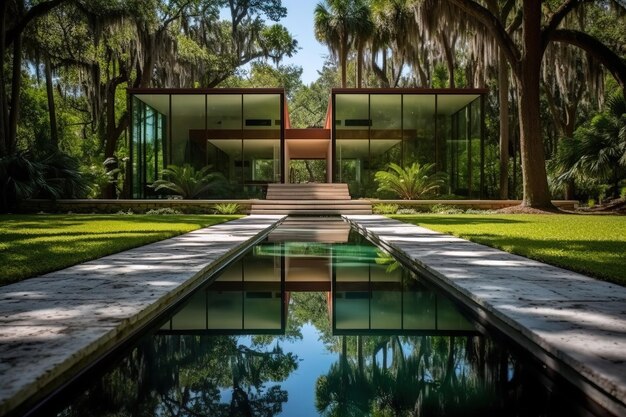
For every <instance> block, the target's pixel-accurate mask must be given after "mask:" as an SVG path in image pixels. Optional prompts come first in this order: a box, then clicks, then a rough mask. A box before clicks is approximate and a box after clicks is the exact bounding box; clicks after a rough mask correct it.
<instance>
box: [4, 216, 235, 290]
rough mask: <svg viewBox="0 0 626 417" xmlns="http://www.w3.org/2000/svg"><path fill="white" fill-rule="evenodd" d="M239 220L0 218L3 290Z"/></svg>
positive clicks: (173, 217) (74, 217)
mask: <svg viewBox="0 0 626 417" xmlns="http://www.w3.org/2000/svg"><path fill="white" fill-rule="evenodd" d="M239 217H241V216H236V215H235V216H217V215H161V216H158V215H157V216H147V215H141V214H136V215H128V216H123V215H80V214H73V215H52V214H37V215H0V265H1V267H0V285H4V284H9V283H12V282H16V281H20V280H22V279H24V278H29V277H33V276H36V275H40V274H43V273H46V272H50V271H55V270H57V269H62V268H65V267H68V266H70V265H75V264H78V263H81V262H85V261H88V260H90V259H96V258H99V257H102V256H105V255H110V254H112V253H116V252H120V251H123V250H126V249H130V248H134V247H137V246H141V245H145V244H147V243H152V242H156V241H158V240H162V239H166V238H169V237H172V236H176V235H179V234H182V233H186V232H189V231H191V230H195V229H199V228H201V227H205V226H210V225H213V224H217V223H222V222H225V221H228V220H232V219H236V218H239Z"/></svg>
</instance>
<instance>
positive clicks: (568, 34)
mask: <svg viewBox="0 0 626 417" xmlns="http://www.w3.org/2000/svg"><path fill="white" fill-rule="evenodd" d="M551 41H553V42H563V43H567V44H570V45H574V46H577V47H579V48H580V49H582V50H584V51H585V52H587V53H588V54H589V55H591V56H592V57H593V58H595V59H596V60H598V61H599V62H600V63H602V65H604V66H605V67H606V69H608V70H609V71H610V72H611V74H612V75H613V77H614V78H615V79H616V80H617V82H618V83H619V85H620V86H621V87H622V88H624V89H625V90H624V94H625V95H626V62H625V61H624V60H623V59H622V58H620V56H619V55H617V54H616V53H615V52H613V51H612V50H611V49H610V48H609V47H607V46H606V45H605V44H603V43H602V42H600V41H599V40H598V39H596V38H594V37H593V36H591V35H588V34H586V33H584V32H581V31H578V30H572V29H557V30H555V31H554V32H552V36H551Z"/></svg>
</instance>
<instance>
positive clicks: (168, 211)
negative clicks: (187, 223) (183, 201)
mask: <svg viewBox="0 0 626 417" xmlns="http://www.w3.org/2000/svg"><path fill="white" fill-rule="evenodd" d="M146 214H150V215H161V214H183V212H182V211H180V210H176V209H173V208H171V207H161V208H158V209H151V210H148V211H146Z"/></svg>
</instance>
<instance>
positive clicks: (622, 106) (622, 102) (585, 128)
mask: <svg viewBox="0 0 626 417" xmlns="http://www.w3.org/2000/svg"><path fill="white" fill-rule="evenodd" d="M552 170H553V171H554V172H556V174H557V176H556V178H555V179H554V182H555V184H556V186H557V187H562V186H563V185H564V184H565V183H567V182H568V181H576V182H577V183H578V184H585V183H589V182H590V181H591V182H592V183H595V185H596V186H600V185H601V184H603V183H610V184H611V188H612V191H613V192H612V194H613V196H614V197H617V196H619V183H620V181H622V180H624V179H626V99H625V98H624V95H623V92H622V91H621V90H616V91H614V92H613V94H612V95H611V96H610V97H609V98H608V99H607V103H606V110H605V111H603V112H601V113H598V114H597V115H596V116H594V117H593V118H592V119H591V120H590V121H589V122H588V123H586V124H584V125H582V126H581V127H579V128H578V129H576V132H575V133H574V137H573V138H572V139H564V140H562V141H561V142H560V144H559V148H558V151H557V155H556V158H555V161H554V162H553V164H552ZM598 192H601V191H598Z"/></svg>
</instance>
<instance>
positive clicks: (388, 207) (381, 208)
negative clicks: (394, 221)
mask: <svg viewBox="0 0 626 417" xmlns="http://www.w3.org/2000/svg"><path fill="white" fill-rule="evenodd" d="M396 211H398V205H397V204H385V203H379V204H374V206H373V207H372V212H373V213H374V214H395V213H396Z"/></svg>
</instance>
